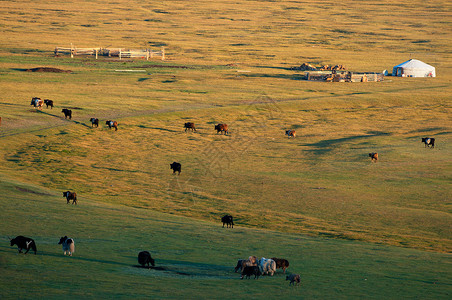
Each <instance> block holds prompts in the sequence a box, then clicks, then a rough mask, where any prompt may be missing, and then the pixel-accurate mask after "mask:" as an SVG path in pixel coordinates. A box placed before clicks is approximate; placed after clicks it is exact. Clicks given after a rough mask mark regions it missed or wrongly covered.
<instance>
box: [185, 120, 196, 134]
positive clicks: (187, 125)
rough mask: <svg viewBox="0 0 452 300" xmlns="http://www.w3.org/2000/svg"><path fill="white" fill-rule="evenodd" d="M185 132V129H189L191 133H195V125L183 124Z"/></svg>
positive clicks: (190, 123)
mask: <svg viewBox="0 0 452 300" xmlns="http://www.w3.org/2000/svg"><path fill="white" fill-rule="evenodd" d="M184 128H185V132H187V129H191V131H196V128H195V123H192V122H187V123H185V124H184Z"/></svg>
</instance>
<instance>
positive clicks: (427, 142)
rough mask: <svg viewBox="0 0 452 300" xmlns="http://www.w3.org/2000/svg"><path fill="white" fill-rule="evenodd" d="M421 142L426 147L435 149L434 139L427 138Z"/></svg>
mask: <svg viewBox="0 0 452 300" xmlns="http://www.w3.org/2000/svg"><path fill="white" fill-rule="evenodd" d="M421 141H422V142H423V143H424V144H425V147H430V146H431V147H432V148H435V139H434V138H429V137H425V138H422V139H421Z"/></svg>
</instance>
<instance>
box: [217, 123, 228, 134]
mask: <svg viewBox="0 0 452 300" xmlns="http://www.w3.org/2000/svg"><path fill="white" fill-rule="evenodd" d="M215 130H216V131H217V134H218V133H219V132H221V134H223V132H224V134H228V133H229V129H228V124H218V125H215Z"/></svg>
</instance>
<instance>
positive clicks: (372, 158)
mask: <svg viewBox="0 0 452 300" xmlns="http://www.w3.org/2000/svg"><path fill="white" fill-rule="evenodd" d="M369 157H370V160H371V161H373V162H377V160H378V153H377V152H372V153H369Z"/></svg>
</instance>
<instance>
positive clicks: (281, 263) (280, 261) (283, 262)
mask: <svg viewBox="0 0 452 300" xmlns="http://www.w3.org/2000/svg"><path fill="white" fill-rule="evenodd" d="M272 259H273V260H274V261H275V263H276V268H277V269H283V272H284V273H286V269H287V268H288V267H289V261H288V260H287V259H284V258H276V257H272Z"/></svg>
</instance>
